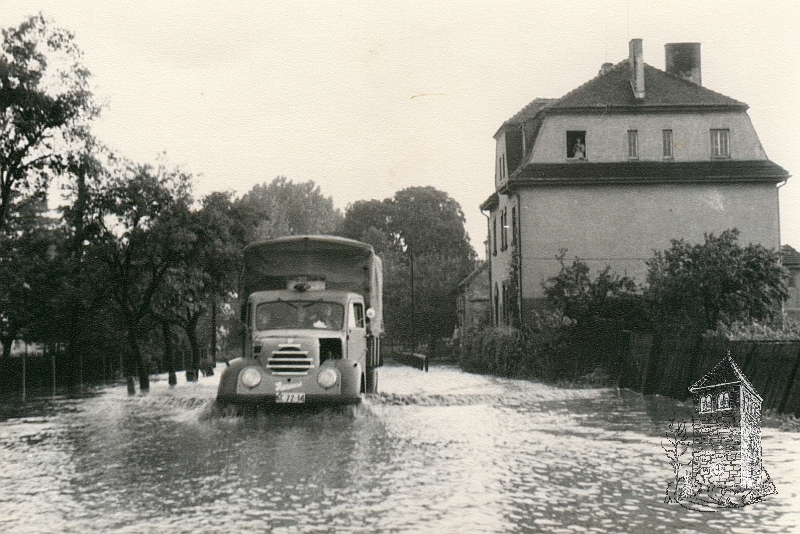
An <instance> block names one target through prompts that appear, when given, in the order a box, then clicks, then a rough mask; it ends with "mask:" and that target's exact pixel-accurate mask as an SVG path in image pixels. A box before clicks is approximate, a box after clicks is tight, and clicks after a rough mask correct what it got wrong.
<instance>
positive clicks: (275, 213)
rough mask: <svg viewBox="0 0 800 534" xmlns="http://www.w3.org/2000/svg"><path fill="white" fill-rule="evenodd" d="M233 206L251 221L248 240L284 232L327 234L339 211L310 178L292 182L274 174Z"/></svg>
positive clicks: (335, 225) (334, 225)
mask: <svg viewBox="0 0 800 534" xmlns="http://www.w3.org/2000/svg"><path fill="white" fill-rule="evenodd" d="M237 209H238V210H239V211H240V213H241V214H242V215H244V216H245V217H246V218H249V219H250V220H251V221H252V224H253V228H251V229H250V230H249V231H248V235H247V240H248V241H262V240H265V239H272V238H274V237H280V236H285V235H305V234H331V233H333V232H334V230H335V229H336V228H337V226H338V225H339V224H340V223H341V220H342V214H341V212H339V210H337V209H336V208H334V207H333V199H332V198H331V197H326V196H324V195H323V194H322V192H321V191H320V188H319V186H318V185H316V184H315V183H314V182H313V181H312V180H309V181H308V182H301V183H294V182H293V181H291V180H289V179H287V178H286V177H285V176H278V177H277V178H275V179H274V180H273V181H272V182H270V183H269V184H267V183H263V184H256V185H255V186H254V187H253V189H251V190H250V191H249V192H248V193H247V194H245V195H244V196H243V197H242V198H241V199H240V200H239V201H238V202H237Z"/></svg>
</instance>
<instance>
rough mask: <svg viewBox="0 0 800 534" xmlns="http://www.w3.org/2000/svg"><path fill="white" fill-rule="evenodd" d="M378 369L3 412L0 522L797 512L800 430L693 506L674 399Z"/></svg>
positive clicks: (146, 523)
mask: <svg viewBox="0 0 800 534" xmlns="http://www.w3.org/2000/svg"><path fill="white" fill-rule="evenodd" d="M379 373H380V384H381V392H380V393H379V394H376V395H369V396H367V397H366V398H365V400H364V402H363V403H362V405H360V406H358V407H356V408H353V409H349V410H321V411H315V412H310V413H298V414H266V413H257V414H255V415H253V416H249V417H225V416H221V415H220V414H218V413H216V412H214V409H213V399H214V396H215V394H216V384H217V380H218V377H219V373H218V374H217V376H216V377H212V378H203V379H201V380H200V382H198V383H196V384H185V383H181V384H179V386H177V387H174V388H171V387H169V386H168V385H167V384H166V380H155V379H154V381H153V383H152V388H151V391H150V392H149V393H147V394H137V395H134V396H128V395H127V393H126V391H125V388H124V387H122V386H115V387H108V388H105V389H101V390H98V391H96V392H94V393H93V395H92V396H90V397H87V398H84V399H66V398H60V399H53V400H42V401H36V402H37V403H38V404H36V403H34V407H33V408H30V411H28V407H18V408H16V409H17V414H16V415H15V416H14V417H8V418H6V419H4V420H0V451H2V458H0V465H1V466H2V468H3V469H2V470H0V506H1V507H2V510H3V513H2V514H0V530H8V531H13V532H38V531H42V532H49V531H53V530H56V531H64V532H87V531H93V530H94V531H98V532H111V533H139V532H170V533H181V532H192V533H195V532H253V531H259V532H264V531H271V532H292V533H294V532H436V533H438V532H445V533H446V532H454V533H455V532H458V533H461V532H747V531H759V532H791V531H792V529H793V527H794V526H796V525H797V524H798V523H799V522H798V508H799V507H800V504H798V503H799V502H800V498H798V494H800V492H799V491H798V486H797V482H796V481H797V480H798V478H799V477H800V458H799V456H800V452H799V451H800V441H798V434H787V433H785V432H780V431H778V430H777V429H765V431H764V441H763V443H764V451H765V452H764V458H765V465H766V467H767V469H768V470H769V471H770V474H771V475H772V476H773V480H774V481H775V483H776V485H777V486H778V491H779V492H780V493H779V495H777V496H774V497H776V498H775V499H771V500H770V501H766V502H765V503H762V504H760V505H755V506H751V507H748V508H746V509H744V510H738V511H736V513H734V514H725V513H721V514H698V513H692V512H689V511H687V510H685V509H683V508H681V507H679V506H669V505H665V504H664V503H663V492H664V488H665V487H666V481H667V479H668V478H669V477H670V476H671V473H670V470H669V466H668V465H667V463H666V458H665V457H664V455H663V451H662V450H661V448H660V440H661V435H662V434H663V430H664V429H665V428H666V422H667V418H668V417H669V416H670V415H672V414H678V415H681V414H683V415H685V414H686V413H687V411H686V410H687V407H686V405H685V404H681V403H677V402H675V401H672V400H669V399H662V398H657V397H656V398H651V397H643V396H641V395H637V394H633V393H629V392H625V391H621V392H618V391H615V390H609V389H586V390H581V389H574V390H564V389H558V388H554V387H550V386H546V385H543V384H536V383H532V382H526V381H519V380H506V379H500V378H491V377H484V376H479V375H469V374H465V373H462V372H461V371H459V370H457V369H455V368H452V367H442V368H439V367H433V368H431V371H430V372H429V373H422V372H420V371H417V370H414V369H410V368H402V367H385V368H381V369H380V370H379ZM62 407H63V408H64V409H63V410H62V409H61V408H62ZM33 511H35V513H32V512H33Z"/></svg>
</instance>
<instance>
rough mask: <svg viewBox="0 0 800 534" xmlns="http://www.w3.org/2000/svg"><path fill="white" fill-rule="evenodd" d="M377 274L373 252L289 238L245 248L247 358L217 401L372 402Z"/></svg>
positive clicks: (223, 381)
mask: <svg viewBox="0 0 800 534" xmlns="http://www.w3.org/2000/svg"><path fill="white" fill-rule="evenodd" d="M298 273H302V274H298ZM381 273H382V271H381V264H380V258H377V257H376V256H375V254H374V252H373V251H372V247H370V246H369V245H365V244H363V243H359V242H357V241H352V240H348V239H345V238H339V237H333V236H299V237H296V236H292V237H287V238H278V239H276V240H272V241H268V242H263V243H257V244H254V245H250V246H248V247H247V248H246V249H245V266H244V271H243V276H242V278H243V280H244V285H243V292H242V294H243V295H246V299H245V301H244V303H243V305H242V315H241V320H242V322H243V325H244V340H243V357H242V358H237V359H236V360H233V361H231V362H230V363H229V366H228V367H227V368H226V369H225V371H224V372H223V374H222V376H221V377H220V385H219V390H218V393H217V400H218V401H220V402H223V403H234V404H247V403H259V404H348V403H356V402H360V400H361V394H362V393H374V392H375V391H376V388H377V374H376V373H375V368H376V367H377V366H379V365H380V336H381V334H382V322H381V319H382V314H381V313H380V305H381V298H380V295H381ZM368 299H371V300H368ZM370 303H372V304H373V306H374V307H371V306H370ZM375 308H377V311H376V309H375Z"/></svg>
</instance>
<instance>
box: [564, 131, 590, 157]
mask: <svg viewBox="0 0 800 534" xmlns="http://www.w3.org/2000/svg"><path fill="white" fill-rule="evenodd" d="M567 157H568V158H569V159H579V160H581V159H586V132H585V131H569V132H567Z"/></svg>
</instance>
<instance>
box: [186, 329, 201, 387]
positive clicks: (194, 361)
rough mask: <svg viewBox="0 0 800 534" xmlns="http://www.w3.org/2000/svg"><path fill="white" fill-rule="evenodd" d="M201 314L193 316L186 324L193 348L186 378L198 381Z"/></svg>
mask: <svg viewBox="0 0 800 534" xmlns="http://www.w3.org/2000/svg"><path fill="white" fill-rule="evenodd" d="M199 318H200V316H199V315H197V316H194V317H191V318H190V319H189V321H188V322H187V324H186V336H187V337H188V338H189V345H190V346H191V348H192V358H191V362H190V363H189V365H188V366H187V369H186V380H187V381H188V382H197V378H198V374H199V369H200V345H199V344H198V343H197V321H198V319H199Z"/></svg>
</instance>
